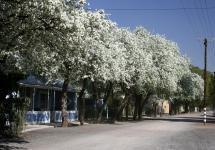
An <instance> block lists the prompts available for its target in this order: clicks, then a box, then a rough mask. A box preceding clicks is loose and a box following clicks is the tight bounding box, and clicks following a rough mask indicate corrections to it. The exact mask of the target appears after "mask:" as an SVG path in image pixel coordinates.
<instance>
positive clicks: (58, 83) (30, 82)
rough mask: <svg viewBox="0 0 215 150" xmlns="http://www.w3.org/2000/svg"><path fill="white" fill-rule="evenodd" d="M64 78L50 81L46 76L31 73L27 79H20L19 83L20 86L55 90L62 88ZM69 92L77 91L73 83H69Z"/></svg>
mask: <svg viewBox="0 0 215 150" xmlns="http://www.w3.org/2000/svg"><path fill="white" fill-rule="evenodd" d="M63 82H64V81H63V80H59V79H57V80H53V81H51V82H50V81H48V80H47V79H45V78H41V77H38V76H35V75H29V76H28V77H27V78H26V79H24V80H20V81H18V82H17V83H18V84H19V85H20V86H24V87H34V88H41V89H53V90H62V86H63ZM67 90H68V91H69V92H75V89H74V88H73V87H72V85H70V84H69V86H68V89H67Z"/></svg>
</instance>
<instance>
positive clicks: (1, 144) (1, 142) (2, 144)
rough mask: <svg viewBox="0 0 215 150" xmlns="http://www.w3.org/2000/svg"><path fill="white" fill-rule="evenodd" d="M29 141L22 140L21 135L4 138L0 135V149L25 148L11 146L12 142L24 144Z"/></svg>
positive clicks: (14, 149)
mask: <svg viewBox="0 0 215 150" xmlns="http://www.w3.org/2000/svg"><path fill="white" fill-rule="evenodd" d="M25 143H29V142H28V141H26V140H24V138H21V137H15V138H4V137H1V136H0V150H16V149H18V150H26V148H24V147H22V146H20V147H19V146H13V144H16V145H17V144H20V145H21V144H25Z"/></svg>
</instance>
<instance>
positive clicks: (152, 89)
mask: <svg viewBox="0 0 215 150" xmlns="http://www.w3.org/2000/svg"><path fill="white" fill-rule="evenodd" d="M80 2H81V3H80ZM84 3H85V2H84V1H77V0H68V1H64V0H54V1H53V0H47V1H40V0H29V1H25V0H10V1H8V0H1V3H0V35H1V37H0V49H1V59H3V60H4V61H5V63H6V64H7V65H4V66H1V67H2V68H3V69H4V71H14V70H17V71H21V72H23V73H30V72H33V73H36V74H37V75H40V76H44V77H46V78H48V79H49V80H50V82H51V81H52V80H53V79H62V80H64V84H63V87H62V97H61V105H62V106H61V108H62V114H63V115H62V119H63V124H62V125H63V126H66V124H67V123H66V105H67V104H66V99H67V87H68V84H69V83H71V84H72V85H77V86H78V87H79V95H78V110H79V121H80V122H81V124H83V122H84V115H85V99H84V98H83V96H84V94H85V93H86V92H90V93H91V95H92V98H93V99H99V98H103V100H104V104H103V106H102V108H101V109H99V110H98V112H97V120H98V121H100V120H101V119H102V112H103V111H104V108H105V106H106V104H107V103H108V101H110V99H111V97H112V100H113V101H114V96H115V97H117V96H116V95H117V94H119V93H120V94H123V95H124V97H123V99H121V100H120V101H119V104H118V105H117V106H116V109H115V110H116V111H115V114H114V119H117V118H120V117H121V115H122V111H123V110H124V109H125V108H126V106H128V104H129V100H128V99H129V96H131V95H132V96H133V97H134V98H135V100H134V103H135V104H134V113H133V119H136V118H137V117H138V118H139V119H141V117H142V112H143V107H144V105H145V104H146V103H147V102H148V100H149V98H150V97H151V96H152V95H157V96H158V97H165V98H170V97H171V98H172V99H178V100H186V101H190V100H194V99H198V100H201V99H202V93H203V80H202V78H201V77H200V76H199V75H197V74H195V73H191V70H190V66H191V65H190V62H189V60H188V59H187V58H186V57H184V56H183V55H181V54H180V51H179V47H178V46H177V44H176V43H174V42H172V41H170V40H168V39H167V38H166V37H164V36H161V35H158V34H152V33H150V32H149V31H147V30H146V29H145V28H144V27H137V28H136V29H135V30H133V31H131V30H129V29H127V28H120V27H118V26H117V24H116V23H114V22H112V21H111V20H110V19H109V18H108V16H107V15H106V14H105V13H104V11H102V10H98V11H89V10H85V9H84V7H85V6H84Z"/></svg>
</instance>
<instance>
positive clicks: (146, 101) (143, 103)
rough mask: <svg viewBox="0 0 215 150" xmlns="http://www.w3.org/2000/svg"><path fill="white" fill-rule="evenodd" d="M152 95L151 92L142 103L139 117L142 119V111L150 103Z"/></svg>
mask: <svg viewBox="0 0 215 150" xmlns="http://www.w3.org/2000/svg"><path fill="white" fill-rule="evenodd" d="M150 96H151V93H150V92H149V93H148V94H147V95H146V97H145V99H144V100H143V101H142V103H141V104H140V107H139V111H138V119H139V120H141V119H142V112H143V108H144V106H145V105H146V104H147V103H148V100H149V98H150Z"/></svg>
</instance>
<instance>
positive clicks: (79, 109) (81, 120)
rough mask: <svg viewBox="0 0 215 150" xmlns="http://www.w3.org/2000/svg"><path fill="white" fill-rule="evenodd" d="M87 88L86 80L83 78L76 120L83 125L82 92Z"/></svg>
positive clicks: (83, 106) (83, 102) (83, 105)
mask: <svg viewBox="0 0 215 150" xmlns="http://www.w3.org/2000/svg"><path fill="white" fill-rule="evenodd" d="M86 87H87V79H86V78H85V79H84V80H83V85H82V89H81V91H80V93H79V96H78V120H79V121H80V124H81V125H83V124H84V116H85V99H84V98H83V95H84V92H85V90H86Z"/></svg>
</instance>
